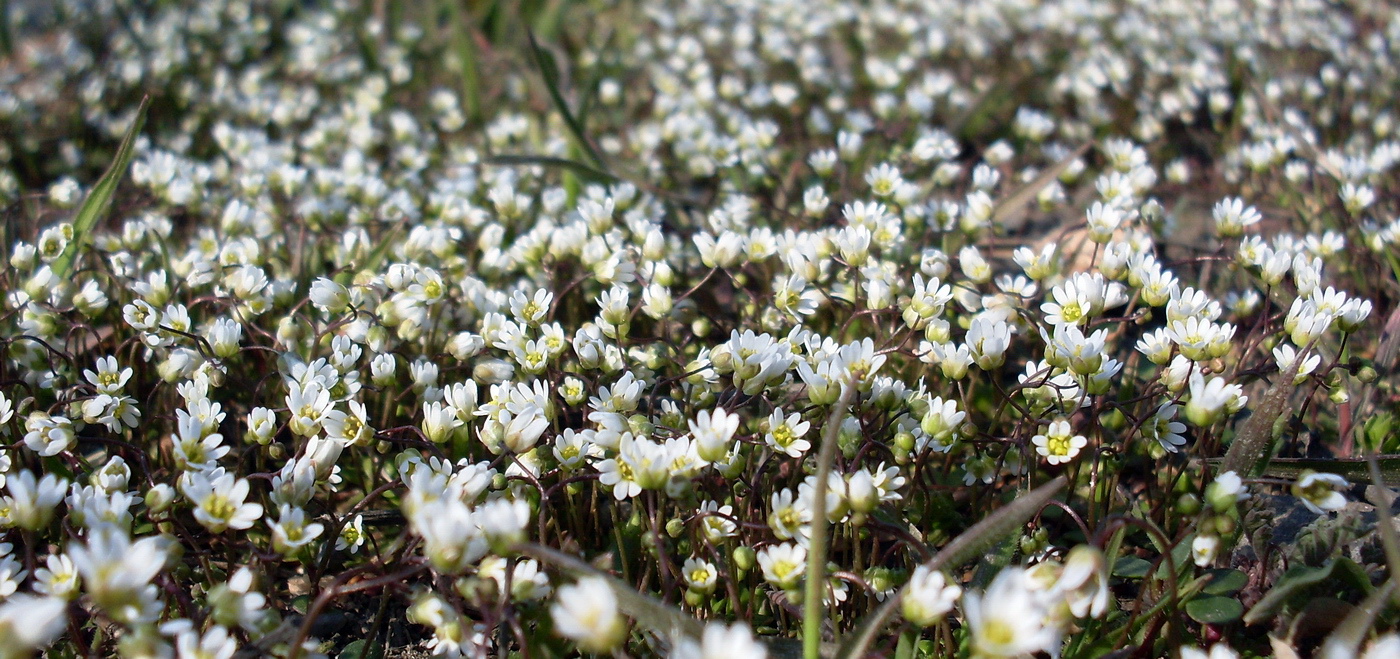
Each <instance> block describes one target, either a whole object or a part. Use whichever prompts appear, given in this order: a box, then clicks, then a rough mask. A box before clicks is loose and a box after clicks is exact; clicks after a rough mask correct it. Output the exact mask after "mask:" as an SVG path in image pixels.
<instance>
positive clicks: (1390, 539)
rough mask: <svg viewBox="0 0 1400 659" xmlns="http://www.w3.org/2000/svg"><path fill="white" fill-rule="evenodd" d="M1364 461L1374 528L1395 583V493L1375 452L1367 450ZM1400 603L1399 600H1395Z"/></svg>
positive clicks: (1398, 558)
mask: <svg viewBox="0 0 1400 659" xmlns="http://www.w3.org/2000/svg"><path fill="white" fill-rule="evenodd" d="M1366 463H1367V465H1368V466H1369V467H1370V468H1371V492H1370V494H1371V503H1372V504H1375V506H1376V528H1377V529H1378V530H1379V532H1380V536H1381V545H1383V546H1384V547H1385V562H1386V567H1388V568H1389V569H1390V582H1391V583H1395V580H1396V578H1397V576H1396V575H1400V537H1397V534H1396V533H1395V517H1394V516H1393V515H1391V514H1390V506H1391V504H1392V503H1393V502H1394V501H1395V493H1393V492H1391V491H1390V488H1389V487H1386V484H1385V479H1384V477H1383V476H1382V475H1381V465H1380V463H1378V462H1376V454H1374V453H1370V452H1367V454H1366ZM1397 603H1398V604H1400V602H1397Z"/></svg>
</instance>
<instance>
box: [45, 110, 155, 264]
mask: <svg viewBox="0 0 1400 659" xmlns="http://www.w3.org/2000/svg"><path fill="white" fill-rule="evenodd" d="M150 103H151V97H150V96H146V97H144V98H142V99H141V106H140V107H138V108H136V116H135V117H134V118H133V119H132V120H131V127H130V128H127V129H126V136H125V137H123V138H122V142H121V145H120V146H118V147H117V155H116V156H115V157H114V158H112V164H111V165H109V166H108V167H107V171H106V172H105V173H103V174H102V178H100V179H97V185H94V186H93V187H92V190H91V191H90V192H88V195H87V198H86V199H83V205H82V206H79V207H78V214H77V215H75V216H73V240H71V241H69V243H68V247H67V248H66V249H64V250H63V253H62V254H59V255H58V258H56V259H54V261H53V266H52V269H53V273H54V274H55V275H57V276H58V277H60V278H61V277H65V276H67V275H68V272H69V270H71V269H72V267H73V263H74V262H76V261H77V260H78V257H79V256H81V255H82V251H83V248H84V247H86V245H87V242H88V241H89V240H90V239H91V234H92V229H93V227H95V226H97V220H99V219H101V217H102V216H103V215H104V214H105V213H106V212H107V208H108V207H110V206H111V205H112V196H113V195H114V194H116V192H117V185H118V184H120V183H121V180H122V177H123V176H126V168H127V166H128V165H130V164H131V156H132V155H133V154H134V153H135V151H136V136H137V135H139V134H140V133H141V126H143V125H145V123H146V108H147V107H148V106H149V105H150Z"/></svg>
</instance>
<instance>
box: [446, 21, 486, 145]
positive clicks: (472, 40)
mask: <svg viewBox="0 0 1400 659" xmlns="http://www.w3.org/2000/svg"><path fill="white" fill-rule="evenodd" d="M442 2H443V4H444V5H446V6H447V16H448V20H449V21H451V23H452V25H451V28H452V51H453V52H454V53H456V55H457V64H458V65H459V66H460V67H461V70H460V71H459V72H458V73H459V75H461V77H462V79H461V83H462V103H463V104H464V105H466V115H467V119H468V120H470V121H475V120H476V119H478V118H479V117H480V116H481V73H480V64H479V63H478V62H477V60H478V59H479V58H478V57H477V54H476V36H475V34H474V30H473V29H472V22H471V15H470V14H468V13H467V12H465V11H462V0H442Z"/></svg>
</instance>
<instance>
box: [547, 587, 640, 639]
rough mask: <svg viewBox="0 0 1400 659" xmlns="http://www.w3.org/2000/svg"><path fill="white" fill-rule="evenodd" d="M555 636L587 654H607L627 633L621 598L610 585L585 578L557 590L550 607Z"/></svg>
mask: <svg viewBox="0 0 1400 659" xmlns="http://www.w3.org/2000/svg"><path fill="white" fill-rule="evenodd" d="M549 613H550V617H552V618H553V619H554V631H555V633H557V634H559V635H560V636H563V637H565V638H568V639H570V640H572V641H573V642H574V643H576V644H577V645H578V647H579V649H580V650H583V651H584V652H598V653H603V652H607V651H609V650H611V649H613V648H614V647H616V646H617V644H618V643H620V642H621V641H622V639H623V636H624V635H625V634H626V633H627V622H626V620H625V619H623V617H622V615H621V614H620V613H618V610H617V598H616V597H615V596H614V595H613V592H612V588H611V587H609V586H608V584H607V582H605V581H603V580H602V579H601V578H598V577H585V578H583V579H580V580H579V581H578V582H577V583H574V584H571V585H568V586H563V587H561V588H560V589H559V590H558V591H555V595H554V604H552V605H550V607H549Z"/></svg>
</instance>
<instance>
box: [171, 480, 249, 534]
mask: <svg viewBox="0 0 1400 659" xmlns="http://www.w3.org/2000/svg"><path fill="white" fill-rule="evenodd" d="M186 477H187V478H188V480H187V481H186V482H184V483H183V485H184V486H183V487H182V488H181V489H183V490H184V493H185V496H186V497H188V498H189V500H190V501H192V502H194V505H195V509H194V518H195V520H196V521H198V522H199V523H200V524H202V525H204V528H207V529H209V530H210V531H212V532H214V533H222V532H223V531H225V530H227V529H235V530H242V529H246V528H249V527H251V526H252V525H253V522H256V521H258V520H259V519H261V518H262V514H263V507H262V505H261V504H257V503H245V502H244V499H246V498H247V497H248V481H247V480H246V479H242V478H235V477H234V475H233V474H231V473H226V472H224V471H223V470H222V468H216V469H215V470H213V471H211V472H189V473H187V474H186Z"/></svg>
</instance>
